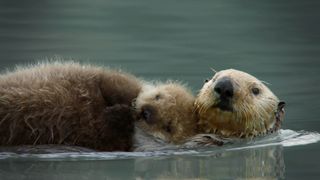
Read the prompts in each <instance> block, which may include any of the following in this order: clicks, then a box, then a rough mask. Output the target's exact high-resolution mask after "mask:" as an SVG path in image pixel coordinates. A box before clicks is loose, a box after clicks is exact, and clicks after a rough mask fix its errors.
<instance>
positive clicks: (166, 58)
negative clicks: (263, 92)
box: [0, 0, 320, 179]
mask: <svg viewBox="0 0 320 180" xmlns="http://www.w3.org/2000/svg"><path fill="white" fill-rule="evenodd" d="M319 8H320V2H319V1H316V0H309V1H299V0H290V1H286V0H284V1H276V0H268V1H267V0H265V1H249V0H244V1H236V0H230V1H224V0H201V1H192V0H184V1H172V0H162V1H156V0H137V1H129V0H122V1H117V0H107V1H103V0H92V1H84V0H69V1H50V0H42V1H36V0H29V1H21V0H20V1H18V0H2V1H0V69H1V70H2V71H4V70H5V69H8V68H9V69H11V68H13V67H14V66H15V65H16V64H27V63H34V62H36V61H38V60H43V59H45V58H51V57H53V56H61V57H65V58H73V59H76V60H79V61H81V62H89V63H94V64H98V65H104V66H111V67H117V68H118V67H120V68H123V69H126V70H127V71H129V72H132V73H134V74H136V75H137V76H139V77H142V78H145V79H159V80H166V79H177V80H180V81H182V82H184V83H187V84H188V85H189V87H190V88H191V89H192V90H193V91H194V92H195V93H196V92H197V91H198V90H199V89H200V88H201V86H202V84H203V80H204V79H206V78H207V77H211V76H212V75H213V74H212V72H211V70H210V69H209V67H212V68H214V69H216V70H222V69H226V68H235V69H239V70H243V71H246V72H249V73H250V74H253V75H254V76H256V77H258V78H259V79H261V80H264V81H267V82H269V83H271V85H270V88H271V89H272V90H273V91H274V92H275V94H276V95H278V97H279V98H281V99H282V100H284V101H286V102H287V107H286V112H287V115H286V119H285V122H284V124H283V129H290V130H293V131H295V132H296V131H300V130H305V131H308V132H320V122H319V118H320V111H319V109H320V103H319V99H320V95H319V92H320V85H319V82H320V76H319V72H320V60H319V58H320V34H319V32H320V24H319V23H318V22H319V19H320V11H319ZM319 150H320V144H319V143H314V144H308V145H300V146H284V145H283V144H277V145H270V146H262V147H260V146H259V147H254V148H247V149H240V150H234V151H223V152H221V153H220V154H219V153H215V150H212V151H214V152H213V154H212V155H207V154H203V155H204V156H203V157H202V156H201V153H200V156H199V155H194V154H185V155H174V154H173V155H169V156H150V157H132V158H128V159H126V158H125V159H121V158H120V159H117V158H116V159H112V160H110V159H104V160H75V161H69V160H67V159H64V160H60V161H53V160H43V161H38V160H32V159H24V158H21V159H19V158H18V159H10V158H9V159H10V160H8V159H5V160H0V176H1V177H0V178H1V179H19V178H22V177H23V178H25V179H43V178H46V179H48V177H50V178H51V179H70V178H74V179H76V178H77V179H106V178H108V177H112V178H117V179H121V178H125V179H127V178H128V179H134V178H137V177H142V178H146V179H151V178H155V177H159V178H161V177H163V178H227V179H228V178H231V177H243V178H245V177H266V176H267V177H277V178H287V179H295V178H296V179H302V178H307V179H318V178H319V176H320V172H319V169H320V163H319V161H320V158H319V153H318V152H319ZM279 157H281V158H279ZM263 164H264V165H263ZM49 175H50V176H49Z"/></svg>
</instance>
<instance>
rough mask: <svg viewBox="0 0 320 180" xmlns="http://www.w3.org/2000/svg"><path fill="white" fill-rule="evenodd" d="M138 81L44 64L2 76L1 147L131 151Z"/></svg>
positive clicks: (111, 72)
mask: <svg viewBox="0 0 320 180" xmlns="http://www.w3.org/2000/svg"><path fill="white" fill-rule="evenodd" d="M141 87H142V83H141V82H140V80H138V79H137V78H135V77H134V76H132V75H130V74H127V73H123V72H119V71H114V70H108V69H104V68H100V67H94V66H89V65H80V64H77V63H72V62H68V63H60V62H55V63H42V64H38V65H35V66H31V67H27V68H17V69H16V70H15V71H13V72H7V73H4V74H2V75H0V145H1V146H14V145H40V144H62V145H74V146H82V147H87V148H91V149H95V150H103V151H115V150H117V151H128V150H130V148H131V147H132V143H133V142H132V141H133V140H132V139H133V134H134V119H133V116H132V112H131V107H130V106H131V102H132V100H133V99H134V98H136V97H137V96H138V94H139V92H140V89H141Z"/></svg>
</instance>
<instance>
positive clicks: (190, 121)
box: [134, 82, 197, 143]
mask: <svg viewBox="0 0 320 180" xmlns="http://www.w3.org/2000/svg"><path fill="white" fill-rule="evenodd" d="M194 100H195V98H194V96H193V95H192V94H191V93H190V92H189V91H188V90H187V89H186V88H185V87H184V86H182V85H180V84H178V83H172V82H168V83H166V84H158V85H154V86H149V87H148V88H143V89H142V92H141V93H140V94H139V96H138V97H137V99H136V101H135V103H134V106H135V109H136V111H137V113H138V121H137V123H136V124H137V126H138V127H139V128H140V129H142V130H143V131H145V132H147V133H148V134H151V135H152V136H154V137H157V138H160V139H162V140H164V141H166V142H170V143H180V142H181V141H183V140H185V139H186V138H187V137H190V136H192V135H194V134H195V130H196V129H195V127H196V123H197V121H196V119H195V115H194V108H193V105H194Z"/></svg>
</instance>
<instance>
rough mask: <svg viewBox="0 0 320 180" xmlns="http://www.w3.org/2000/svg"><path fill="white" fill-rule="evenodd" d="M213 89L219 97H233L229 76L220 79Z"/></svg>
mask: <svg viewBox="0 0 320 180" xmlns="http://www.w3.org/2000/svg"><path fill="white" fill-rule="evenodd" d="M214 91H215V92H216V93H218V94H219V95H220V99H231V98H232V97H233V85H232V82H231V80H230V79H229V78H222V79H220V80H219V81H218V82H217V84H216V86H215V87H214Z"/></svg>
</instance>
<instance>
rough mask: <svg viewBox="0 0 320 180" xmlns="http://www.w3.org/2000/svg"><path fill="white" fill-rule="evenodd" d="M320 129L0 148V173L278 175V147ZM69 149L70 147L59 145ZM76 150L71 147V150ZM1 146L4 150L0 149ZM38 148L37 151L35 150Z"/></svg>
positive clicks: (307, 139)
mask: <svg viewBox="0 0 320 180" xmlns="http://www.w3.org/2000/svg"><path fill="white" fill-rule="evenodd" d="M319 140H320V134H318V133H311V132H295V131H292V130H281V131H280V132H279V133H277V134H272V135H268V136H265V137H261V138H258V139H255V140H254V141H241V142H236V143H235V144H231V145H226V146H223V147H219V148H218V147H212V148H204V149H185V150H176V149H175V150H170V149H168V150H163V151H154V152H151V151H150V152H129V153H128V152H112V153H105V152H102V153H101V152H87V150H82V149H80V148H79V149H78V150H81V151H82V152H81V153H79V152H72V153H69V152H68V153H61V152H63V151H61V148H65V147H63V146H57V147H56V149H57V151H56V153H53V149H54V148H55V147H54V146H53V147H50V150H51V152H47V151H44V152H43V153H49V154H26V153H23V154H16V153H14V151H12V149H11V152H2V153H1V154H0V179H3V178H5V179H16V178H26V179H42V178H44V177H47V176H49V177H50V178H49V179H57V178H58V179H70V178H72V179H105V178H111V179H114V178H124V179H132V178H136V179H137V178H138V179H139V178H142V179H185V178H205V179H212V178H218V179H220V178H227V179H234V178H266V179H270V178H275V179H279V178H284V177H285V161H284V155H283V154H284V147H288V146H290V147H291V146H298V145H301V144H310V143H316V142H318V141H319ZM65 150H66V151H69V150H70V149H65ZM74 150H76V149H75V148H73V149H72V150H71V151H74ZM1 151H4V150H3V149H2V150H1ZM38 153H39V152H38Z"/></svg>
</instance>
